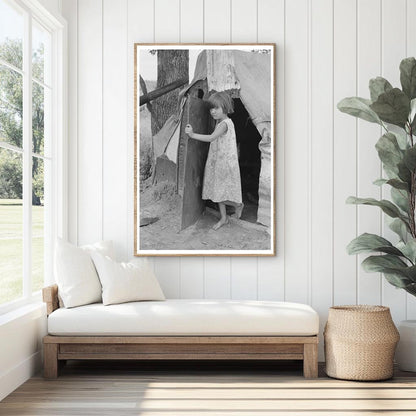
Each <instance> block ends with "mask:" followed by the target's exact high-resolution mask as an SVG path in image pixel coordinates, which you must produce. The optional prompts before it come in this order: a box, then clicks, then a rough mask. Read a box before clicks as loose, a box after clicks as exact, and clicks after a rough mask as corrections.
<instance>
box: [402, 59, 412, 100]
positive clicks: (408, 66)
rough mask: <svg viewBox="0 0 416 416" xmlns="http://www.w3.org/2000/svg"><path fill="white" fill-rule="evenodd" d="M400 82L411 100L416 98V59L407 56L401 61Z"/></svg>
mask: <svg viewBox="0 0 416 416" xmlns="http://www.w3.org/2000/svg"><path fill="white" fill-rule="evenodd" d="M400 83H401V84H402V89H403V91H404V93H405V94H406V95H407V96H408V97H409V99H410V100H412V99H413V98H416V59H415V58H406V59H403V60H402V61H401V62H400Z"/></svg>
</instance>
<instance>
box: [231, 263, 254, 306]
mask: <svg viewBox="0 0 416 416" xmlns="http://www.w3.org/2000/svg"><path fill="white" fill-rule="evenodd" d="M257 273H258V271H257V258H255V257H254V258H253V257H234V258H233V259H232V261H231V298H232V299H252V300H256V299H257Z"/></svg>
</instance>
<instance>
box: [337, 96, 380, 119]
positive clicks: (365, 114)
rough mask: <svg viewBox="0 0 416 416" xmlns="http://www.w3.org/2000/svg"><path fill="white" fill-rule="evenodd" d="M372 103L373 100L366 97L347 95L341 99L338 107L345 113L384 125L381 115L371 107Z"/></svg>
mask: <svg viewBox="0 0 416 416" xmlns="http://www.w3.org/2000/svg"><path fill="white" fill-rule="evenodd" d="M370 104H371V101H370V100H366V99H364V98H360V97H347V98H344V99H343V100H341V101H340V102H339V103H338V105H337V107H338V110H340V111H342V112H343V113H347V114H349V115H351V116H354V117H358V118H361V119H363V120H366V121H369V122H370V123H377V124H380V125H382V122H381V120H380V117H379V116H378V115H377V114H376V113H375V112H374V110H372V109H371V108H370Z"/></svg>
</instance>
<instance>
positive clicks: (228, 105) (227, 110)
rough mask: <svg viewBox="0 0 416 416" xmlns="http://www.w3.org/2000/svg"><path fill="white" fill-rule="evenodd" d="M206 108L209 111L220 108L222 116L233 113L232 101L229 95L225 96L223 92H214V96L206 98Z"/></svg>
mask: <svg viewBox="0 0 416 416" xmlns="http://www.w3.org/2000/svg"><path fill="white" fill-rule="evenodd" d="M208 106H209V108H210V109H211V108H217V107H221V108H222V111H224V114H232V113H233V112H234V102H233V99H232V98H231V96H230V94H227V93H226V92H224V91H221V92H214V94H212V95H211V96H210V97H209V98H208Z"/></svg>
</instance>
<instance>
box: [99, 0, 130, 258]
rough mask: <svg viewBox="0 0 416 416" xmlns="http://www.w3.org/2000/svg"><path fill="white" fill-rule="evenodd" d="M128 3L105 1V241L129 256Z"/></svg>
mask: <svg viewBox="0 0 416 416" xmlns="http://www.w3.org/2000/svg"><path fill="white" fill-rule="evenodd" d="M127 28H128V25H127V0H122V1H118V2H117V3H114V2H113V1H111V0H104V1H103V238H104V239H111V240H113V241H114V248H115V252H116V255H117V257H118V258H123V260H125V259H126V258H125V257H126V253H127V245H126V238H125V236H126V233H127V217H126V212H127V195H128V194H129V193H130V192H128V191H130V190H128V189H127V183H128V181H127V170H126V165H127V140H125V139H124V140H123V138H126V137H127V123H126V113H127V111H128V110H127V89H126V79H125V78H124V77H121V76H120V73H123V74H127V62H128V59H127V55H128V43H127Z"/></svg>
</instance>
